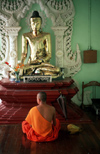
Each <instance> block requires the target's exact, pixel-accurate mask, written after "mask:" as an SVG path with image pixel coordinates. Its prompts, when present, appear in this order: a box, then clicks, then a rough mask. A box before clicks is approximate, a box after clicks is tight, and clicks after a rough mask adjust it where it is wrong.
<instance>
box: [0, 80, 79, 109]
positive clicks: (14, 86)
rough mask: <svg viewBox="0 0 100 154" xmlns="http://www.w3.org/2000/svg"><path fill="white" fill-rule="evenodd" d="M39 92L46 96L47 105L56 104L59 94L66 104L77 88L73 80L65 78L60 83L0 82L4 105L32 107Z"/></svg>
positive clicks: (0, 96)
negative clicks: (62, 96) (43, 92)
mask: <svg viewBox="0 0 100 154" xmlns="http://www.w3.org/2000/svg"><path fill="white" fill-rule="evenodd" d="M40 91H45V92H46V94H47V103H51V102H56V101H57V98H58V97H59V96H60V94H62V95H64V96H66V99H67V102H69V103H70V101H71V98H72V97H73V96H74V95H75V94H76V93H77V91H78V88H77V87H76V86H75V85H74V80H73V79H71V78H66V79H64V80H61V81H53V82H36V83H24V82H20V83H16V82H15V81H10V80H9V79H2V80H1V81H0V99H1V100H2V101H3V102H5V105H10V104H14V105H19V104H20V105H22V106H24V105H25V106H28V107H29V106H32V105H33V106H34V104H36V95H37V93H38V92H40Z"/></svg>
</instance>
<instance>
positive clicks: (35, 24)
mask: <svg viewBox="0 0 100 154" xmlns="http://www.w3.org/2000/svg"><path fill="white" fill-rule="evenodd" d="M30 22H31V28H32V30H33V31H35V30H37V31H39V29H40V27H41V18H31V19H30Z"/></svg>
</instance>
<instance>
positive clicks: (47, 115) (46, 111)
mask: <svg viewBox="0 0 100 154" xmlns="http://www.w3.org/2000/svg"><path fill="white" fill-rule="evenodd" d="M46 97H47V96H46V93H45V92H40V93H38V94H37V103H38V105H37V106H35V107H33V108H31V109H30V111H29V113H28V115H27V117H26V119H25V121H23V122H22V131H23V133H26V135H27V139H29V140H31V141H35V142H47V141H53V140H55V139H57V138H58V133H59V130H60V122H59V120H58V119H56V111H55V108H54V107H53V106H50V105H48V104H46Z"/></svg>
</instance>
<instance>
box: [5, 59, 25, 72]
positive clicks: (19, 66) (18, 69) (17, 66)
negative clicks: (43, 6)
mask: <svg viewBox="0 0 100 154" xmlns="http://www.w3.org/2000/svg"><path fill="white" fill-rule="evenodd" d="M5 64H7V65H8V66H9V67H10V68H12V67H11V65H10V64H9V63H8V62H5ZM23 66H24V64H22V63H18V64H17V65H16V67H14V68H12V69H13V70H14V72H15V73H18V72H19V71H20V68H22V67H23Z"/></svg>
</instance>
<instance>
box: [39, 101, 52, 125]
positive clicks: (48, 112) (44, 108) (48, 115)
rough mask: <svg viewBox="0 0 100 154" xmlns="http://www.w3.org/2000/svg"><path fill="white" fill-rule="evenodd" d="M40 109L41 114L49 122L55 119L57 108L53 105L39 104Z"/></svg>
mask: <svg viewBox="0 0 100 154" xmlns="http://www.w3.org/2000/svg"><path fill="white" fill-rule="evenodd" d="M37 109H38V111H39V112H40V114H41V115H42V116H43V117H44V118H45V119H46V120H47V121H49V122H51V121H52V120H53V116H54V114H55V108H54V107H53V106H49V105H47V104H45V105H38V106H37Z"/></svg>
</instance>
